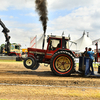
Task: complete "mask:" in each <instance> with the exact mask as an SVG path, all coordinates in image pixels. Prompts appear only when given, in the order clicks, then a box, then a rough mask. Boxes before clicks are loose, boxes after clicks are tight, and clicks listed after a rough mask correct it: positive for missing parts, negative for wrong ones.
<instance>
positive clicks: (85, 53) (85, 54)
mask: <svg viewBox="0 0 100 100" xmlns="http://www.w3.org/2000/svg"><path fill="white" fill-rule="evenodd" d="M87 51H88V48H87V47H86V48H85V51H84V53H83V54H82V56H85V57H89V55H88V54H87Z"/></svg>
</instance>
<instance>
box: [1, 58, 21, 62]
mask: <svg viewBox="0 0 100 100" xmlns="http://www.w3.org/2000/svg"><path fill="white" fill-rule="evenodd" d="M0 62H22V61H16V60H6V59H4V60H2V59H0Z"/></svg>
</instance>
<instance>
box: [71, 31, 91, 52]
mask: <svg viewBox="0 0 100 100" xmlns="http://www.w3.org/2000/svg"><path fill="white" fill-rule="evenodd" d="M74 42H76V43H77V44H76V45H75V44H72V46H71V47H70V49H71V50H77V51H82V50H85V47H89V46H90V45H92V40H91V39H90V38H89V36H88V35H86V34H85V32H84V33H83V36H82V37H81V38H79V39H78V40H76V41H74Z"/></svg>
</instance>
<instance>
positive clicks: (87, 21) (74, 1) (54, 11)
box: [0, 0, 100, 48]
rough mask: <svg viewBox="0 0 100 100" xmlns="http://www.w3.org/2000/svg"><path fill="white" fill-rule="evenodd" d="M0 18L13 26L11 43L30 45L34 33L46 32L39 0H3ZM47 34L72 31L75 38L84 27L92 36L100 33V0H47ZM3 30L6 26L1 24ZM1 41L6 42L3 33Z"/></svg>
mask: <svg viewBox="0 0 100 100" xmlns="http://www.w3.org/2000/svg"><path fill="white" fill-rule="evenodd" d="M0 2H1V3H0V19H1V20H2V21H3V22H4V24H5V25H6V27H7V28H8V29H9V30H10V33H8V34H9V35H10V36H11V39H10V42H11V43H13V42H14V43H20V44H21V45H22V48H24V47H29V46H30V37H34V36H35V35H36V34H37V35H40V34H42V33H43V29H42V24H41V22H40V21H39V16H38V14H37V12H36V11H35V0H17V1H15V0H0ZM47 9H48V19H49V20H48V23H47V33H46V34H47V35H49V34H51V33H52V34H54V35H61V34H62V32H63V31H64V33H65V36H68V35H69V34H70V36H71V41H73V40H77V39H79V38H80V37H81V36H82V34H83V31H84V30H85V31H86V32H89V36H90V38H91V39H92V40H95V39H98V38H99V34H100V28H99V27H100V24H99V21H100V0H47ZM0 31H2V28H1V27H0ZM0 37H1V39H0V44H2V43H4V42H5V38H4V35H3V34H2V32H1V34H0Z"/></svg>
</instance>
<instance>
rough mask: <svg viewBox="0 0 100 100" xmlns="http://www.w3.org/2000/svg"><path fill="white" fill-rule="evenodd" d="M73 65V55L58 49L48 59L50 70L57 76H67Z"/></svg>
mask: <svg viewBox="0 0 100 100" xmlns="http://www.w3.org/2000/svg"><path fill="white" fill-rule="evenodd" d="M74 67H75V61H74V57H73V56H72V55H71V54H70V53H69V52H66V51H59V52H57V53H55V54H54V55H53V57H52V58H51V61H50V68H51V70H52V72H53V73H54V74H56V75H59V76H65V75H66V76H69V75H70V74H71V73H72V71H73V69H74Z"/></svg>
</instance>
